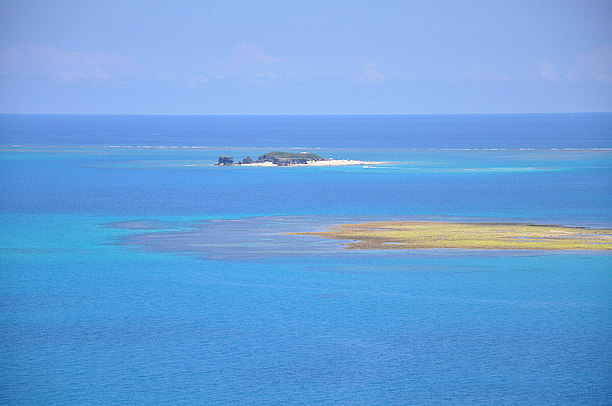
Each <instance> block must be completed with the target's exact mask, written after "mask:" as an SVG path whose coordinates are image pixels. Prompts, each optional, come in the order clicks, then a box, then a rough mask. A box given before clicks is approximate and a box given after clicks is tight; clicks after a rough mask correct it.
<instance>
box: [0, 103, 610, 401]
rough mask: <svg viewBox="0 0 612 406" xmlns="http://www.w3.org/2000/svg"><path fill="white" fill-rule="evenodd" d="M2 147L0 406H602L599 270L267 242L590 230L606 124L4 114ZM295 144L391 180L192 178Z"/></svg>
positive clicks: (319, 172) (602, 214)
mask: <svg viewBox="0 0 612 406" xmlns="http://www.w3.org/2000/svg"><path fill="white" fill-rule="evenodd" d="M0 144H2V145H4V147H0V192H1V193H0V213H1V214H0V269H1V271H0V403H3V404H160V403H161V404H177V403H179V404H194V403H195V404H279V403H293V404H351V405H352V404H367V405H370V404H418V405H423V404H461V405H463V404H495V405H498V404H508V405H516V404H533V405H545V404H548V405H560V404H572V405H574V404H588V405H598V404H602V405H603V404H611V403H612V350H611V349H612V256H611V255H610V254H606V253H601V252H595V251H591V252H557V253H551V252H534V251H532V252H529V251H517V252H508V251H488V252H487V251H462V250H423V251H418V250H417V251H402V250H384V252H377V251H347V250H342V249H341V248H340V247H339V246H338V243H337V242H325V241H320V240H317V239H315V238H309V237H288V236H286V237H287V238H285V237H284V236H282V235H280V234H279V233H281V232H284V231H291V230H298V231H299V230H302V229H322V228H325V227H327V226H328V225H330V224H334V223H336V222H347V221H351V220H354V219H380V218H382V219H384V218H415V219H431V218H436V219H437V218H442V219H448V220H460V219H470V220H475V221H521V222H537V223H548V224H569V225H582V226H594V227H610V226H611V225H612V176H611V175H612V151H611V150H609V149H605V148H610V147H611V146H612V145H611V144H612V115H610V114H578V115H573V116H572V115H492V116H361V117H360V116H355V117H350V116H349V117H334V116H322V117H160V116H152V117H145V116H27V115H22V116H13V115H4V116H0ZM15 144H19V145H24V146H14V145H15ZM112 145H132V146H139V145H140V146H142V145H151V146H172V145H180V146H182V145H188V146H204V147H206V148H136V147H133V148H110V147H108V146H112ZM79 146H80V147H79ZM223 146H228V148H220V147H223ZM301 146H305V147H313V148H318V149H316V150H313V151H315V152H316V153H318V154H320V155H322V156H326V157H334V158H336V159H340V158H349V159H369V160H382V161H388V162H392V163H391V164H388V165H383V166H379V167H362V166H356V167H341V168H340V167H337V168H331V167H327V168H254V167H250V168H247V167H230V168H224V167H215V166H212V164H213V163H214V162H215V161H216V159H217V156H219V155H233V156H234V157H236V158H242V157H246V156H247V155H250V156H253V157H255V156H258V155H260V154H262V153H265V152H267V151H268V150H269V149H270V148H279V149H280V148H281V147H301ZM246 147H250V148H246ZM428 148H431V150H429V149H428ZM447 148H469V149H476V150H446V149H447ZM483 148H489V149H488V150H484V149H483ZM491 148H505V149H504V150H490V149H491ZM521 148H522V149H523V150H521ZM525 148H536V149H528V150H525ZM553 148H570V149H569V150H563V149H561V150H559V149H553ZM600 148H604V149H600ZM203 220H204V221H203Z"/></svg>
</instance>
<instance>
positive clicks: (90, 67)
mask: <svg viewBox="0 0 612 406" xmlns="http://www.w3.org/2000/svg"><path fill="white" fill-rule="evenodd" d="M134 65H135V64H134V61H133V60H132V59H131V58H129V57H127V56H123V55H117V54H112V53H106V52H102V51H93V52H78V51H67V50H63V49H60V48H57V47H53V46H49V45H29V46H26V47H23V48H10V49H5V50H2V51H0V74H4V75H7V74H12V75H19V76H28V75H36V76H48V77H58V76H59V77H60V78H61V79H62V80H64V81H67V82H74V81H80V80H84V79H98V80H99V79H110V78H111V76H115V75H117V74H119V73H125V72H127V71H129V70H130V69H132V68H133V67H134Z"/></svg>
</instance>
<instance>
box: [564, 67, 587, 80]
mask: <svg viewBox="0 0 612 406" xmlns="http://www.w3.org/2000/svg"><path fill="white" fill-rule="evenodd" d="M565 79H567V80H569V81H570V82H574V83H580V82H584V77H583V76H582V73H580V71H579V70H578V69H572V70H571V71H569V72H567V74H566V75H565Z"/></svg>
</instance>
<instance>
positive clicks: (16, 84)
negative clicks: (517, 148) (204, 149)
mask: <svg viewBox="0 0 612 406" xmlns="http://www.w3.org/2000/svg"><path fill="white" fill-rule="evenodd" d="M601 111H606V112H610V111H612V1H609V0H604V1H595V0H580V1H568V0H554V1H546V0H528V1H522V0H514V1H497V0H464V1H460V0H455V1H448V0H439V1H409V0H404V1H391V0H370V1H359V0H353V1H335V0H325V1H320V0H308V1H301V0H283V1H280V0H279V1H275V0H261V1H256V0H250V1H232V0H219V1H179V0H175V1H156V0H131V1H125V0H122V1H114V0H106V1H102V0H100V1H81V0H76V1H63V0H50V1H43V0H38V1H31V0H19V1H17V0H11V1H8V0H0V113H62V114H464V113H466V114H482V113H556V112H601Z"/></svg>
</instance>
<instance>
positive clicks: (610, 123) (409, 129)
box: [0, 113, 612, 149]
mask: <svg viewBox="0 0 612 406" xmlns="http://www.w3.org/2000/svg"><path fill="white" fill-rule="evenodd" d="M610 134H612V113H576V114H489V115H412V116H411V115H406V116H402V115H397V116H130V115H126V116H121V115H115V116H112V115H111V116H106V115H79V116H74V115H19V114H3V115H0V144H27V145H32V144H33V145H178V146H183V145H186V146H208V147H266V148H267V147H308V148H368V149H371V148H385V149H387V148H389V149H398V148H602V147H607V148H610V147H612V139H611V138H610Z"/></svg>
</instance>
